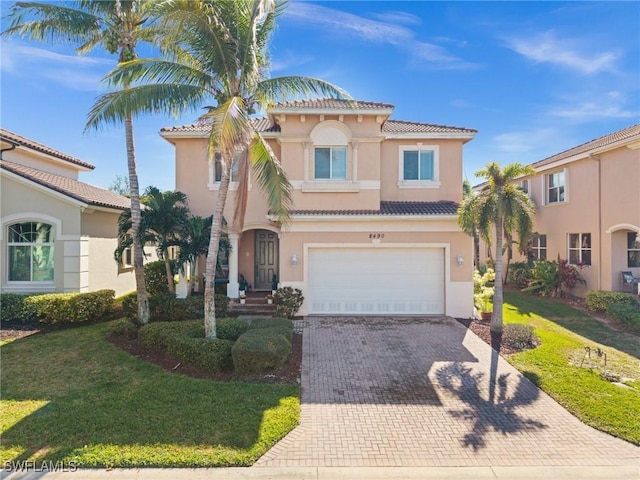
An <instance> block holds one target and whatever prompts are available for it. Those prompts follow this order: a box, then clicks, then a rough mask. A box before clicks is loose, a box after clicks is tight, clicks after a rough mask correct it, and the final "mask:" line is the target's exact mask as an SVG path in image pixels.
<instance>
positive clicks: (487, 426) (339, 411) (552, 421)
mask: <svg viewBox="0 0 640 480" xmlns="http://www.w3.org/2000/svg"><path fill="white" fill-rule="evenodd" d="M492 366H493V367H494V368H492ZM302 370H303V371H302V412H301V423H300V426H298V427H297V428H296V429H295V430H293V431H292V432H291V433H290V434H289V435H287V436H286V437H285V438H284V439H283V440H282V441H281V442H280V443H278V444H277V445H276V446H275V447H273V448H272V449H271V450H270V451H269V452H267V453H266V454H265V455H264V456H263V457H262V458H261V459H260V460H259V461H258V463H257V464H256V466H281V467H285V466H485V465H493V466H506V465H510V466H519V465H536V466H545V465H546V466H552V465H558V466H560V465H572V466H589V465H593V466H596V465H598V466H603V465H626V466H632V465H634V466H638V465H640V449H639V448H638V447H635V446H633V445H631V444H629V443H627V442H624V441H622V440H619V439H616V438H614V437H611V436H609V435H607V434H604V433H602V432H599V431H597V430H595V429H592V428H590V427H587V426H586V425H584V424H582V423H581V422H579V421H578V420H577V419H576V418H575V417H573V416H572V415H571V414H569V413H568V412H567V411H566V410H564V409H563V408H562V407H560V406H559V405H558V404H557V403H556V402H555V401H553V400H552V399H551V398H550V397H548V396H547V395H546V394H544V393H543V392H541V391H540V390H539V389H538V388H537V387H535V386H534V385H533V384H532V383H531V382H529V381H528V380H527V379H526V378H524V377H523V376H522V375H520V374H519V373H518V372H517V370H515V369H514V368H513V367H512V366H510V365H509V364H508V363H507V362H505V361H504V360H503V359H502V358H501V357H499V356H498V355H496V354H495V352H494V351H493V350H492V349H491V348H489V347H488V346H487V345H486V344H485V343H484V342H482V341H481V340H480V339H479V338H478V337H477V336H475V335H474V334H473V333H472V332H470V331H468V330H467V329H466V328H464V327H463V326H462V325H460V324H459V323H458V322H456V321H455V320H454V319H451V318H444V317H443V318H428V319H418V318H415V319H411V318H389V317H387V318H371V317H369V318H363V317H350V318H345V317H340V318H334V317H331V318H327V317H311V318H308V319H306V320H305V321H304V340H303V363H302Z"/></svg>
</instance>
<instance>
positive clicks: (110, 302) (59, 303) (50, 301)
mask: <svg viewBox="0 0 640 480" xmlns="http://www.w3.org/2000/svg"><path fill="white" fill-rule="evenodd" d="M114 298H115V292H114V291H113V290H98V291H97V292H88V293H50V294H46V295H33V296H29V297H26V298H25V299H24V309H25V311H26V312H28V313H27V315H29V314H31V313H33V314H34V315H35V317H36V318H37V319H38V321H39V322H40V323H46V324H51V325H55V324H60V323H81V322H86V321H89V320H97V319H100V318H102V317H103V316H105V315H106V314H108V313H110V312H111V311H113V307H114Z"/></svg>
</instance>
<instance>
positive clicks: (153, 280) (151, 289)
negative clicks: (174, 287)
mask: <svg viewBox="0 0 640 480" xmlns="http://www.w3.org/2000/svg"><path fill="white" fill-rule="evenodd" d="M169 263H170V265H171V274H172V275H175V274H176V273H178V268H177V264H176V262H175V261H174V260H170V262H169ZM144 284H145V286H146V287H147V294H149V295H150V296H152V295H158V294H162V293H169V284H168V283H167V269H166V267H165V265H164V260H156V261H155V262H149V263H145V265H144Z"/></svg>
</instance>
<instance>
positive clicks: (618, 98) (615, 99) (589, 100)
mask: <svg viewBox="0 0 640 480" xmlns="http://www.w3.org/2000/svg"><path fill="white" fill-rule="evenodd" d="M626 103H627V98H626V96H625V95H624V94H623V93H621V92H619V91H617V90H614V91H610V92H607V93H605V94H601V93H597V94H591V95H589V96H588V97H586V98H585V96H584V95H583V98H579V99H570V100H566V101H565V104H564V105H559V106H556V107H553V108H551V109H550V110H549V115H551V116H552V117H558V118H562V119H565V120H568V121H570V122H572V123H586V122H591V121H593V120H602V119H606V118H611V119H620V118H633V117H638V114H639V112H638V111H637V109H636V110H633V109H629V108H627V107H626Z"/></svg>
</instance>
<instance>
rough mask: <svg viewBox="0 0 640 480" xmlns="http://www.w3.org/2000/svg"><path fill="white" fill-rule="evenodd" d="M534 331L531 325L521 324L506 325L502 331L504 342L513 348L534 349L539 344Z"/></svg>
mask: <svg viewBox="0 0 640 480" xmlns="http://www.w3.org/2000/svg"><path fill="white" fill-rule="evenodd" d="M533 330H534V329H533V327H532V326H531V325H524V324H521V323H511V324H508V325H505V326H504V327H503V330H502V342H503V343H504V344H505V345H507V346H509V347H511V348H517V349H525V348H534V347H535V346H536V345H537V343H538V339H537V337H536V336H535V334H534V333H533Z"/></svg>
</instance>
